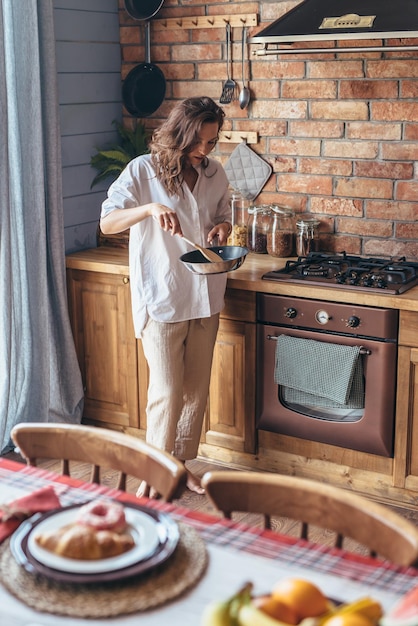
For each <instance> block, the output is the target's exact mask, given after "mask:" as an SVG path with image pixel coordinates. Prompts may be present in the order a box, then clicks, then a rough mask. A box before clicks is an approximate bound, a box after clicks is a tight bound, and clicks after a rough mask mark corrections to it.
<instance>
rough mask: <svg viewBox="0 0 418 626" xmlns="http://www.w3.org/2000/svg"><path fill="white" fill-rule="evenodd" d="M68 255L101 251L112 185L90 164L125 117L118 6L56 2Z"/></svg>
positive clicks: (105, 1) (111, 0) (111, 1)
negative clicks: (99, 238)
mask: <svg viewBox="0 0 418 626" xmlns="http://www.w3.org/2000/svg"><path fill="white" fill-rule="evenodd" d="M54 22H55V24H54V26H55V40H56V62H57V72H58V92H59V104H60V122H61V139H62V166H63V196H64V226H65V233H64V235H65V246H66V252H74V251H76V250H80V249H83V248H90V247H93V246H95V245H96V228H97V222H98V219H99V216H100V206H101V203H102V201H103V199H104V198H105V196H106V190H107V185H106V184H103V185H100V186H97V187H94V188H93V190H91V189H90V185H91V182H92V180H93V178H94V176H95V175H96V170H94V169H93V168H91V166H90V159H91V156H92V155H93V154H94V153H95V151H96V149H97V148H98V147H102V146H104V145H106V144H108V143H109V141H112V140H115V139H116V132H115V131H114V130H113V126H112V121H113V120H114V119H117V120H120V119H121V117H122V97H121V78H120V67H121V58H120V43H119V18H118V0H54Z"/></svg>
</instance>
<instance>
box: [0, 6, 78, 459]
mask: <svg viewBox="0 0 418 626" xmlns="http://www.w3.org/2000/svg"><path fill="white" fill-rule="evenodd" d="M0 120H1V123H0V446H1V447H0V450H1V451H2V453H4V452H6V451H8V450H9V449H10V448H11V441H10V430H11V428H12V427H13V426H14V424H16V423H18V422H32V421H44V422H47V421H50V422H74V423H76V422H80V421H81V415H82V408H83V388H82V382H81V375H80V370H79V367H78V363H77V358H76V354H75V349H74V343H73V339H72V335H71V329H70V324H69V319H68V311H67V298H66V286H65V251H64V250H65V247H64V224H63V206H62V183H61V154H60V132H59V116H58V98H57V79H56V68H55V42H54V23H53V0H0Z"/></svg>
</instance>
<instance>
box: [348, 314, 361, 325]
mask: <svg viewBox="0 0 418 626" xmlns="http://www.w3.org/2000/svg"><path fill="white" fill-rule="evenodd" d="M359 325H360V318H359V317H357V315H350V317H349V318H348V320H347V323H346V326H347V328H357V326H359Z"/></svg>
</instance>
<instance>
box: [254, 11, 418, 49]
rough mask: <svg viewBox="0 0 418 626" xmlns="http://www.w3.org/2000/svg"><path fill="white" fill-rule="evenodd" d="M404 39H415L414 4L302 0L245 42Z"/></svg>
mask: <svg viewBox="0 0 418 626" xmlns="http://www.w3.org/2000/svg"><path fill="white" fill-rule="evenodd" d="M406 37H408V38H409V37H414V38H415V37H417V38H418V0H398V1H397V2H395V1H394V0H304V1H303V2H301V3H300V4H298V5H297V6H296V7H294V8H293V9H291V10H290V11H288V12H287V13H286V14H285V15H283V16H282V17H281V18H279V19H278V20H276V21H275V22H273V23H272V24H270V25H269V26H267V27H266V28H264V29H263V30H262V31H261V32H260V33H258V35H255V36H254V37H251V38H250V39H249V42H250V43H264V44H270V43H271V44H277V43H286V44H292V43H294V42H303V41H337V40H343V39H344V40H347V39H388V38H396V39H402V38H406ZM399 47H403V46H399ZM379 49H382V50H383V49H386V48H383V47H381V48H379Z"/></svg>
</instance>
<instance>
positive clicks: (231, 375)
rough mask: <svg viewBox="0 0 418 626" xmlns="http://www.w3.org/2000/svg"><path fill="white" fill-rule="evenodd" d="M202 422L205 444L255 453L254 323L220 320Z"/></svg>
mask: <svg viewBox="0 0 418 626" xmlns="http://www.w3.org/2000/svg"><path fill="white" fill-rule="evenodd" d="M205 425H206V433H205V435H204V438H205V442H206V443H207V444H211V445H216V446H221V447H223V448H228V449H230V450H236V451H240V452H250V453H254V451H255V443H254V441H255V434H254V433H255V325H254V324H249V323H245V322H237V321H232V320H225V319H221V320H220V325H219V330H218V336H217V340H216V345H215V350H214V355H213V364H212V377H211V384H210V389H209V400H208V409H207V414H206V422H205Z"/></svg>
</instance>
